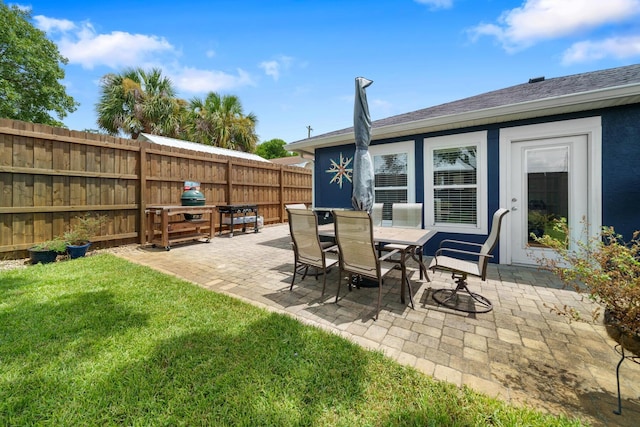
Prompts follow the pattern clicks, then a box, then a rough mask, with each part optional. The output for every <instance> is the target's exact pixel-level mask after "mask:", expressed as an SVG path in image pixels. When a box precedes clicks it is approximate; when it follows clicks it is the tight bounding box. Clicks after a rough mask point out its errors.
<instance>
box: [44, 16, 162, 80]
mask: <svg viewBox="0 0 640 427" xmlns="http://www.w3.org/2000/svg"><path fill="white" fill-rule="evenodd" d="M34 19H35V21H36V25H37V26H38V28H40V29H42V30H44V31H46V32H49V33H51V34H50V36H51V35H52V34H53V35H55V36H57V37H55V38H54V39H53V40H54V42H56V44H57V45H58V48H59V50H60V53H61V54H62V55H63V56H65V57H66V58H68V59H69V63H70V64H79V65H81V66H82V67H83V68H87V69H93V68H94V67H96V66H100V65H106V66H107V67H111V68H114V69H115V68H121V67H133V66H138V65H140V63H142V62H144V61H146V60H148V58H149V57H150V56H151V55H154V54H157V53H160V52H169V53H175V48H174V47H173V46H172V45H171V43H169V42H168V41H167V40H166V39H165V38H164V37H158V36H148V35H144V34H131V33H127V32H123V31H112V32H111V33H109V34H97V33H96V31H95V29H94V28H93V26H92V25H91V24H90V23H83V24H82V25H80V26H78V25H76V24H74V23H73V22H71V21H68V20H66V19H54V18H47V17H45V16H42V15H38V16H36V17H35V18H34Z"/></svg>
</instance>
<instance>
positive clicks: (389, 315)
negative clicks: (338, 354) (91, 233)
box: [119, 225, 640, 426]
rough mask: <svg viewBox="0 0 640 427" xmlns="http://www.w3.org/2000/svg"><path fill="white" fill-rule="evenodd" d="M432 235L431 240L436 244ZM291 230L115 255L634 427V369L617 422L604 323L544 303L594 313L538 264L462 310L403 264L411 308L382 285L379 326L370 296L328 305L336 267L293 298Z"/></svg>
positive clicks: (638, 376) (481, 289) (437, 280)
mask: <svg viewBox="0 0 640 427" xmlns="http://www.w3.org/2000/svg"><path fill="white" fill-rule="evenodd" d="M437 238H438V236H436V237H435V239H437ZM289 242H290V238H289V230H288V226H287V225H276V226H268V227H265V228H264V229H262V230H261V232H260V233H257V234H255V233H253V232H247V233H245V234H243V233H236V234H235V236H234V237H233V238H229V237H228V236H225V235H223V236H222V237H218V236H216V237H215V238H214V239H213V240H212V241H211V242H210V243H208V244H203V243H187V244H183V245H177V246H175V247H173V248H172V249H171V250H170V251H165V250H164V249H160V248H151V247H148V248H143V247H140V248H138V249H136V250H132V251H126V252H122V253H120V254H119V255H120V256H123V257H125V258H127V259H129V260H130V261H133V262H136V263H140V264H143V265H147V266H149V267H152V268H154V269H157V270H160V271H163V272H166V273H169V274H173V275H176V276H179V277H181V278H184V279H186V280H189V281H191V282H194V283H196V284H198V285H200V286H203V287H205V288H207V289H211V290H212V291H216V292H222V293H226V294H229V295H233V296H235V297H238V298H241V299H243V300H245V301H247V302H249V303H251V304H254V305H258V306H261V307H264V308H267V309H270V310H274V311H277V312H281V313H288V314H289V315H292V316H295V317H296V318H298V319H299V320H301V321H303V322H305V323H308V324H311V325H315V326H319V327H322V328H324V329H326V330H329V331H332V332H334V333H338V334H340V335H341V336H344V337H346V338H348V339H350V340H353V341H355V342H357V343H359V344H360V345H362V346H364V347H367V348H370V349H375V350H380V351H383V352H384V353H385V354H387V355H388V356H389V357H392V358H394V359H395V360H397V361H398V362H400V363H403V364H406V365H410V366H413V367H415V368H416V369H419V370H420V371H422V372H424V373H425V374H428V375H431V376H433V377H435V378H437V379H439V380H443V381H449V382H452V383H454V384H456V385H458V386H462V385H466V386H469V387H471V388H473V389H475V390H477V391H480V392H483V393H486V394H488V395H491V396H497V397H500V398H502V399H504V400H506V401H509V402H511V403H514V404H518V405H521V404H526V405H529V406H532V407H535V408H538V409H542V410H547V411H549V412H552V413H556V414H557V413H565V414H568V415H572V416H579V417H580V418H582V419H584V420H587V421H589V422H591V423H593V424H594V425H622V426H638V425H640V421H638V420H640V398H639V396H640V366H638V365H635V364H634V363H631V362H629V361H625V363H623V365H622V367H621V370H620V372H621V391H622V398H623V410H622V415H621V416H618V415H615V414H613V412H612V411H613V409H616V408H617V392H616V377H615V367H616V364H617V363H618V361H619V359H620V357H619V355H618V354H617V353H616V352H615V351H614V350H613V345H614V344H615V343H614V342H613V341H612V340H611V339H610V338H609V337H608V336H607V334H606V332H605V329H604V327H603V326H602V325H601V324H600V323H598V324H590V323H583V322H573V323H568V322H567V321H566V320H565V319H564V318H562V317H559V316H557V315H555V314H553V313H550V312H549V309H548V308H547V307H545V304H569V305H572V306H576V307H578V308H580V309H581V310H583V311H584V312H585V313H588V312H590V310H591V308H592V306H591V304H590V303H589V302H588V301H582V299H581V297H580V296H579V295H577V294H576V293H574V292H571V291H568V290H563V289H562V288H561V286H560V284H559V283H558V281H557V280H556V279H555V277H554V276H552V275H551V274H548V273H546V272H541V271H538V270H537V269H534V268H519V267H511V266H496V265H491V266H490V269H489V277H488V279H487V281H486V282H481V281H479V280H473V279H471V280H470V283H471V284H472V285H471V287H472V289H473V290H474V291H477V292H478V293H480V294H482V295H484V296H486V297H487V298H489V299H490V300H491V301H492V302H493V304H494V310H493V311H491V312H489V313H484V314H475V315H473V314H466V313H460V312H455V311H452V310H449V309H446V308H444V307H439V306H438V305H437V304H436V303H435V302H434V301H433V300H432V299H431V297H430V295H431V292H432V290H433V289H435V288H439V287H449V286H453V281H452V279H451V277H450V276H449V275H446V274H444V273H440V272H437V273H435V274H433V273H431V272H430V277H431V280H432V281H431V283H429V282H426V281H424V280H423V281H420V280H419V279H418V277H419V276H418V271H417V269H416V268H415V267H416V266H415V265H412V264H410V265H409V275H410V277H411V279H412V281H413V291H414V301H415V310H413V309H411V308H410V307H408V306H407V305H405V304H401V303H400V288H399V283H400V272H399V271H398V272H397V274H395V273H392V275H391V278H390V280H388V281H387V282H386V283H385V286H384V294H383V302H382V304H383V305H382V309H381V311H380V318H379V320H377V321H374V320H373V313H374V308H375V298H377V289H368V288H361V289H354V290H353V291H352V292H348V291H347V288H346V286H344V283H343V286H342V292H341V297H340V300H339V302H338V303H337V304H335V303H334V298H335V292H336V288H337V280H338V271H337V268H334V269H332V271H330V272H329V275H328V276H327V291H326V293H325V298H324V300H323V301H321V300H320V291H321V290H322V279H319V280H317V281H316V280H315V278H314V277H313V276H311V277H307V278H306V279H305V280H304V281H303V282H300V281H299V280H300V276H298V277H297V279H296V284H295V286H294V289H293V291H292V292H290V291H289V285H290V282H291V275H292V269H293V252H292V251H291V247H290V243H289Z"/></svg>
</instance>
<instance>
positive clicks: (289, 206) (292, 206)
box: [284, 203, 307, 209]
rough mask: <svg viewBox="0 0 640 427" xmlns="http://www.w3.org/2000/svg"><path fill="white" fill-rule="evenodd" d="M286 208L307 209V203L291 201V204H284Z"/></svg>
mask: <svg viewBox="0 0 640 427" xmlns="http://www.w3.org/2000/svg"><path fill="white" fill-rule="evenodd" d="M284 208H285V209H307V205H305V204H304V203H291V204H290V205H284Z"/></svg>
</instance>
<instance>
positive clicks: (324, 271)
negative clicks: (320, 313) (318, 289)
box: [316, 267, 327, 299]
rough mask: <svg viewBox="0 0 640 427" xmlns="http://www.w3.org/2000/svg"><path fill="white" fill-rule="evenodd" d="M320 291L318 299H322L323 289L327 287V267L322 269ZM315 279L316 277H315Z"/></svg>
mask: <svg viewBox="0 0 640 427" xmlns="http://www.w3.org/2000/svg"><path fill="white" fill-rule="evenodd" d="M322 272H323V275H322V293H321V294H320V299H324V289H325V288H326V287H327V267H324V268H323V269H322ZM316 279H317V277H316Z"/></svg>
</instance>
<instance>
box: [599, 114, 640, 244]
mask: <svg viewBox="0 0 640 427" xmlns="http://www.w3.org/2000/svg"><path fill="white" fill-rule="evenodd" d="M602 224H603V225H610V226H613V227H614V228H615V230H616V231H617V232H618V233H620V234H622V235H623V236H624V237H625V239H627V240H628V239H630V238H631V236H632V234H633V232H634V231H636V230H640V105H634V106H632V107H625V108H617V109H612V110H609V111H605V112H603V114H602Z"/></svg>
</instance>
